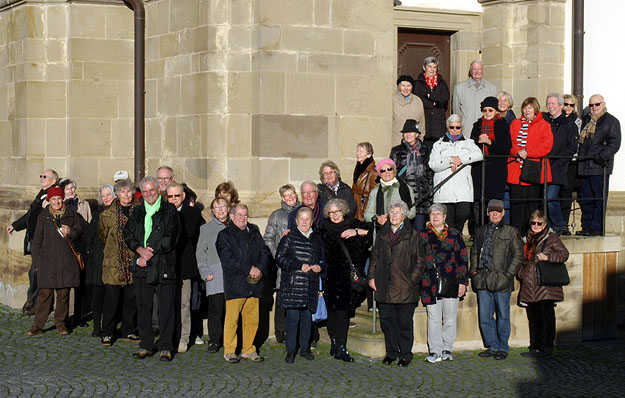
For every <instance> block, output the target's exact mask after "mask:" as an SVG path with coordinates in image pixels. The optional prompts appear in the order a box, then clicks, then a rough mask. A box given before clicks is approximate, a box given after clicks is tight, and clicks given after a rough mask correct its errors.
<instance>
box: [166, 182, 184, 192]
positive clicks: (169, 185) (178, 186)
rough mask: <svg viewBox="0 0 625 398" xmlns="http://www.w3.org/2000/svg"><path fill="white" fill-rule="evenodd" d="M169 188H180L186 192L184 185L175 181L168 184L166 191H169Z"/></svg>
mask: <svg viewBox="0 0 625 398" xmlns="http://www.w3.org/2000/svg"><path fill="white" fill-rule="evenodd" d="M169 188H180V192H184V187H183V186H182V184H178V183H177V182H175V181H174V182H170V183H169V184H167V187H166V188H165V192H167V190H168V189H169Z"/></svg>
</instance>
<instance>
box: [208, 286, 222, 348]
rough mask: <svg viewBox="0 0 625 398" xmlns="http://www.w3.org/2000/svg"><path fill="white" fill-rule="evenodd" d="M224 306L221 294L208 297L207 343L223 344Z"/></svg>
mask: <svg viewBox="0 0 625 398" xmlns="http://www.w3.org/2000/svg"><path fill="white" fill-rule="evenodd" d="M225 305H226V300H225V299H224V294H223V293H218V294H211V295H209V296H208V316H207V322H208V341H209V343H215V344H219V345H220V346H221V345H222V344H223V334H224V315H225V312H224V307H225Z"/></svg>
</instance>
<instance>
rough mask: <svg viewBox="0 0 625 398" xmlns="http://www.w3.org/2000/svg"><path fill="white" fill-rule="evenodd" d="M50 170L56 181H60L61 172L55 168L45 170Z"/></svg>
mask: <svg viewBox="0 0 625 398" xmlns="http://www.w3.org/2000/svg"><path fill="white" fill-rule="evenodd" d="M46 171H49V172H50V174H52V178H54V181H55V182H59V173H57V172H56V171H55V170H54V169H45V170H44V171H43V172H44V173H45V172H46Z"/></svg>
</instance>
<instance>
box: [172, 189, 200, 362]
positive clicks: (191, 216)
mask: <svg viewBox="0 0 625 398" xmlns="http://www.w3.org/2000/svg"><path fill="white" fill-rule="evenodd" d="M166 192H167V201H168V202H169V203H171V204H172V205H174V206H175V207H176V210H178V215H179V216H180V233H179V234H178V242H177V243H176V262H177V264H178V268H177V271H178V285H179V288H178V290H177V292H176V311H177V312H176V315H178V316H179V318H178V317H177V322H176V336H177V337H179V338H180V341H179V343H178V353H184V352H187V348H188V345H189V336H190V335H191V333H197V332H198V331H197V329H198V328H197V325H198V323H199V324H201V319H198V318H200V317H199V315H198V314H197V313H196V312H192V311H191V287H192V283H193V281H194V280H195V281H198V282H199V278H200V273H199V271H198V267H197V259H196V258H195V251H196V249H197V242H198V239H199V237H200V226H202V224H204V223H205V222H206V221H204V218H202V213H201V211H200V209H198V208H197V207H193V206H189V204H188V203H187V202H185V192H184V187H183V186H182V185H181V184H178V183H177V182H172V183H171V184H169V185H168V186H167V190H166ZM192 318H193V321H194V322H192ZM194 325H195V326H196V327H195V330H193V328H192V326H194ZM200 334H201V333H200ZM196 337H197V335H196Z"/></svg>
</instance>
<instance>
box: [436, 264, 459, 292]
mask: <svg viewBox="0 0 625 398" xmlns="http://www.w3.org/2000/svg"><path fill="white" fill-rule="evenodd" d="M436 277H437V278H438V285H437V288H438V289H437V291H436V294H437V296H438V297H443V298H458V288H459V283H458V282H457V281H456V280H455V279H454V278H448V277H446V276H441V275H440V273H439V272H438V269H437V270H436Z"/></svg>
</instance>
